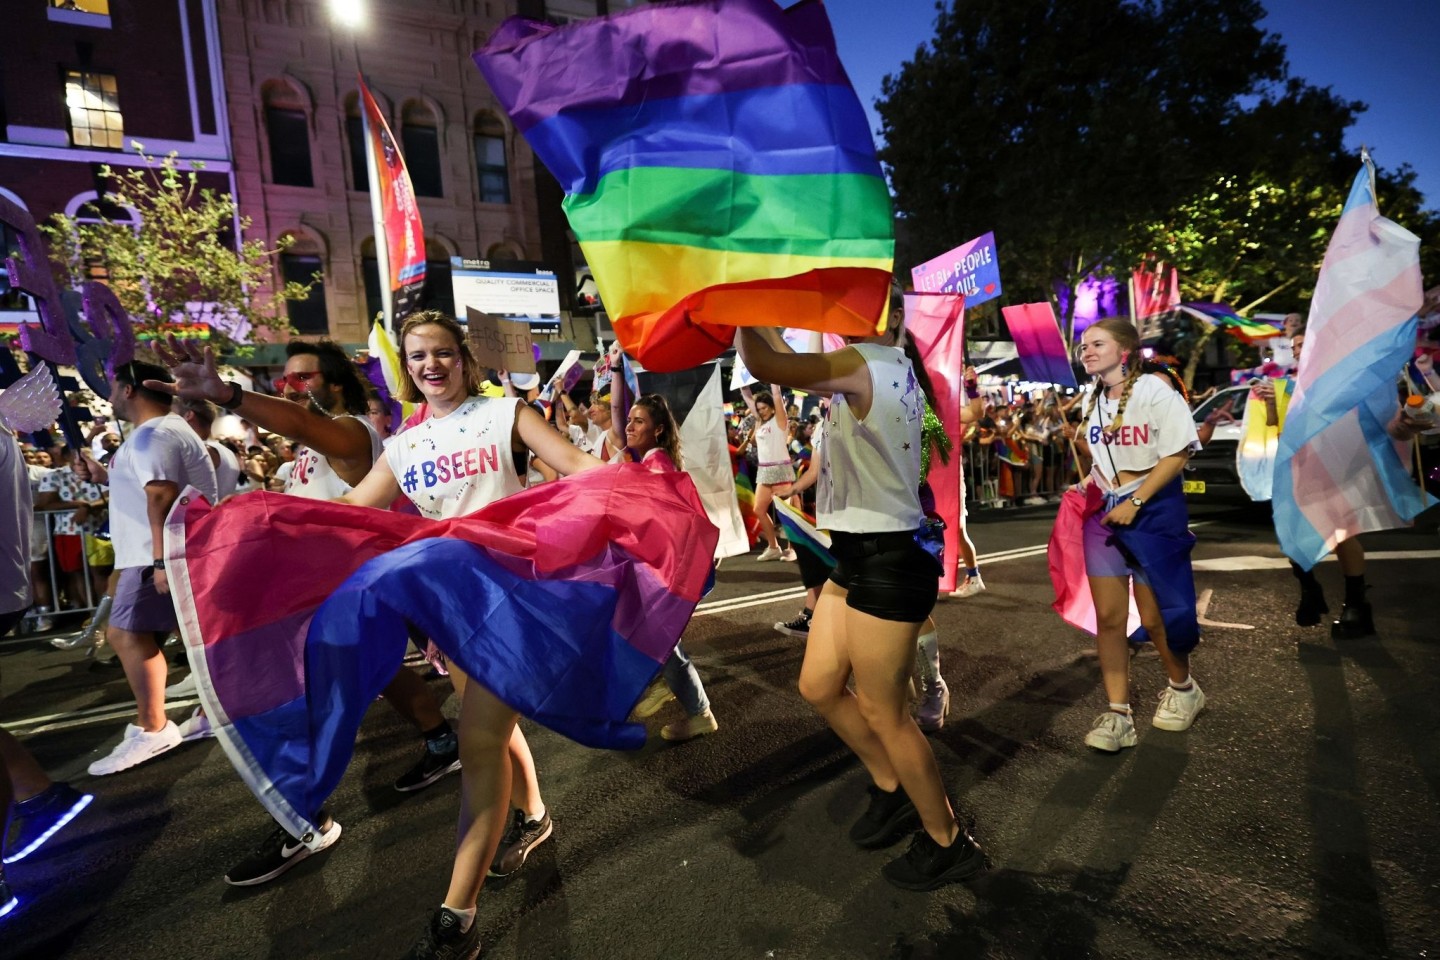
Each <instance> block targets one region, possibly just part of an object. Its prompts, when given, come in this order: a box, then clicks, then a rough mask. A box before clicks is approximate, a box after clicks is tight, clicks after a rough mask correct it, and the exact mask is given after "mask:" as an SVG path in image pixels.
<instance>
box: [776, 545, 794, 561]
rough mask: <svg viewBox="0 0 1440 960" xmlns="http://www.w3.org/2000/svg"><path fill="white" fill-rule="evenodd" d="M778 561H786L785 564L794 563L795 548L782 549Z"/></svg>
mask: <svg viewBox="0 0 1440 960" xmlns="http://www.w3.org/2000/svg"><path fill="white" fill-rule="evenodd" d="M780 559H781V560H784V561H786V562H787V563H794V562H795V548H794V547H786V548H785V549H784V551H782V552H781V554H780Z"/></svg>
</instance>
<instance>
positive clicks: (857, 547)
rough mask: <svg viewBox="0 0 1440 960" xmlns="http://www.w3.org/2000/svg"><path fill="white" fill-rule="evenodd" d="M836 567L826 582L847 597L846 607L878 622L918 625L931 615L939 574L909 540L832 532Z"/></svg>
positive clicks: (908, 537) (906, 535) (903, 534)
mask: <svg viewBox="0 0 1440 960" xmlns="http://www.w3.org/2000/svg"><path fill="white" fill-rule="evenodd" d="M830 538H831V547H830V552H831V553H833V554H834V555H835V559H836V560H837V561H838V564H837V565H836V567H835V569H834V570H833V571H831V573H830V582H831V583H834V584H835V585H836V586H838V587H843V588H844V589H846V590H848V591H849V594H848V595H847V596H846V598H845V603H846V605H847V606H849V607H851V608H853V609H855V610H859V611H860V612H861V613H868V614H869V615H870V616H872V617H875V618H877V619H880V620H893V621H896V622H898V623H923V622H924V620H925V618H926V617H928V616H930V611H931V610H933V609H935V598H936V596H937V595H938V591H939V587H940V583H939V577H940V571H939V569H938V565H937V564H936V563H935V559H934V558H933V557H931V556H930V554H928V553H926V552H925V551H924V550H923V549H921V547H920V546H919V545H918V544H917V543H915V537H914V534H912V533H908V532H901V533H845V532H843V531H832V532H831V534H830Z"/></svg>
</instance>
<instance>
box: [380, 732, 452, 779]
mask: <svg viewBox="0 0 1440 960" xmlns="http://www.w3.org/2000/svg"><path fill="white" fill-rule="evenodd" d="M437 744H439V745H440V749H439V750H436V749H435V746H436V745H437ZM447 744H448V746H449V749H448V750H447V749H445V746H446V745H447ZM459 769H460V740H459V738H458V737H456V736H455V735H454V734H451V735H449V736H447V737H440V738H439V739H437V740H434V741H429V740H427V741H426V742H425V755H424V756H422V757H421V758H420V762H419V763H417V764H415V766H413V767H411V768H410V771H409V772H408V773H406V774H405V775H404V776H402V777H400V779H398V780H396V781H395V789H396V790H399V791H400V792H401V793H411V792H413V791H415V790H424V789H425V788H426V787H428V786H430V784H432V783H434V782H435V781H436V780H439V779H440V778H441V777H443V776H446V775H447V774H451V773H454V772H455V771H457V770H459Z"/></svg>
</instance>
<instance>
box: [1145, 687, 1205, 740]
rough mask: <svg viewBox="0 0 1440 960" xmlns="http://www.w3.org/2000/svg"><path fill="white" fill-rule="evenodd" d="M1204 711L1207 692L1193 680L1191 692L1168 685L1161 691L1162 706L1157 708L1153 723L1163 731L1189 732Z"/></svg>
mask: <svg viewBox="0 0 1440 960" xmlns="http://www.w3.org/2000/svg"><path fill="white" fill-rule="evenodd" d="M1204 709H1205V692H1204V691H1203V690H1201V689H1200V684H1198V683H1196V682H1195V681H1194V680H1191V681H1190V689H1189V690H1176V689H1175V688H1174V687H1172V686H1170V685H1168V684H1167V685H1166V686H1165V689H1164V690H1161V691H1160V706H1158V707H1156V708H1155V719H1154V720H1153V721H1151V722H1152V723H1153V724H1154V725H1155V726H1157V727H1159V728H1160V729H1161V730H1189V729H1190V725H1191V724H1192V723H1194V722H1195V718H1196V717H1198V716H1199V715H1200V711H1201V710H1204Z"/></svg>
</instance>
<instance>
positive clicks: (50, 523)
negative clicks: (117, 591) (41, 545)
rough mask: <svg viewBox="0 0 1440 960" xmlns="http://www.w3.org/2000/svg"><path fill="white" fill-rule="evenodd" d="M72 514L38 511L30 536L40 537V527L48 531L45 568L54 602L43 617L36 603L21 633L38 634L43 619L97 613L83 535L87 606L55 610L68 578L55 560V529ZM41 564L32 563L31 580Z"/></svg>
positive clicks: (83, 568)
mask: <svg viewBox="0 0 1440 960" xmlns="http://www.w3.org/2000/svg"><path fill="white" fill-rule="evenodd" d="M73 512H74V511H73V510H57V509H48V510H36V511H35V519H36V520H37V521H40V523H37V525H36V527H35V528H33V529H32V532H31V536H32V537H33V536H35V535H36V534H38V533H39V532H40V526H41V524H43V528H44V531H45V551H46V559H47V560H48V562H47V563H46V567H47V569H48V573H49V579H50V597H51V601H50V610H49V612H48V613H40V612H39V601H38V599H37V600H36V606H33V607H31V608H30V610H29V612H28V613H26V614H25V618H24V619H23V620H21V621H20V630H21V631H22V632H25V633H35V632H37V631H36V629H35V628H36V622H37V621H38V620H39V619H40V618H41V617H49V618H51V619H52V620H53V619H54V618H55V617H64V616H69V615H70V614H75V613H83V614H90V613H94V612H95V607H96V604H97V603H98V602H99V598H98V597H96V596H95V585H94V577H93V576H91V573H90V554H89V552H88V551H87V550H86V549H85V537H84V535H83V534H82V535H81V538H80V575H81V577H82V579H83V580H84V583H85V605H84V606H81V607H66V608H65V609H63V610H60V609H56V607H57V606H58V605H59V602H60V594H61V589H60V586H61V579H62V578H63V577H65V576H67V575H66V574H64V573H62V572H61V570H60V564H59V561H58V558H57V557H56V556H55V525H56V522H57V521H58V520H59V518H60V517H61V516H62V515H63V514H67V513H73ZM31 553H32V555H33V553H34V544H33V541H32V544H31ZM38 562H40V561H36V560H32V561H31V570H32V576H33V570H34V565H35V564H36V563H38ZM67 586H68V584H67ZM32 591H33V584H32ZM69 599H70V600H71V601H72V602H73V601H74V600H75V598H74V597H70V598H69Z"/></svg>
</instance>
